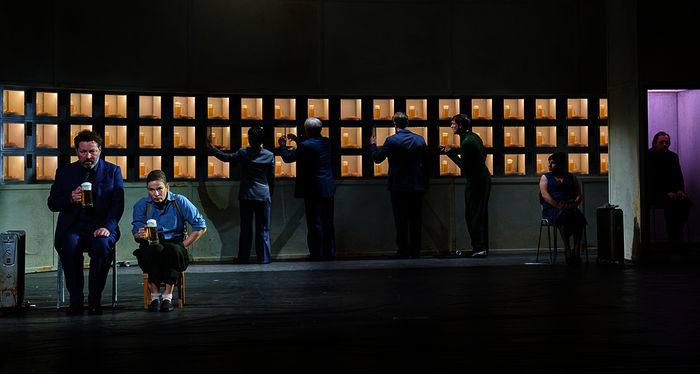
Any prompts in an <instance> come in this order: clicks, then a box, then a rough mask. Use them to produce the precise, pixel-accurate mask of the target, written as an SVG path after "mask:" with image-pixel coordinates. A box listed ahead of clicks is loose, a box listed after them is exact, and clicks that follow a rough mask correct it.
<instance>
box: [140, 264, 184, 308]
mask: <svg viewBox="0 0 700 374" xmlns="http://www.w3.org/2000/svg"><path fill="white" fill-rule="evenodd" d="M141 277H142V278H143V308H144V309H148V306H149V305H150V304H151V287H150V285H149V283H148V273H143V274H142V275H141ZM173 288H177V307H178V308H182V307H183V306H185V272H184V271H181V272H180V275H178V277H177V282H175V285H174V286H173Z"/></svg>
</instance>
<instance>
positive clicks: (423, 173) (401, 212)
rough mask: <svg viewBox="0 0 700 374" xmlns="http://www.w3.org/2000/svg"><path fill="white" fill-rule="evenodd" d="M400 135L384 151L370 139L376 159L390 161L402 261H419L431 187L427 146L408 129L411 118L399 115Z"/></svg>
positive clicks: (373, 139)
mask: <svg viewBox="0 0 700 374" xmlns="http://www.w3.org/2000/svg"><path fill="white" fill-rule="evenodd" d="M393 122H394V127H395V128H396V134H394V135H392V136H390V137H388V138H387V139H386V140H385V141H384V145H382V147H381V148H377V139H376V137H375V136H374V135H372V137H371V138H370V140H369V142H370V148H371V150H372V159H373V160H374V162H375V163H381V162H382V161H384V159H386V158H387V157H388V158H389V176H388V185H389V191H390V192H391V206H392V209H393V211H394V223H395V225H396V245H397V246H398V247H399V248H398V256H399V258H418V257H420V248H421V230H422V224H423V221H422V213H423V209H422V207H423V195H424V194H425V191H426V190H427V188H428V173H427V170H426V165H427V163H426V161H427V160H426V150H427V147H426V144H425V140H424V139H423V137H421V136H420V135H417V134H414V133H412V132H411V131H409V130H408V129H406V126H408V117H407V116H406V114H405V113H402V112H397V113H396V114H394V117H393Z"/></svg>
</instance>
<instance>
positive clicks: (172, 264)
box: [160, 242, 189, 284]
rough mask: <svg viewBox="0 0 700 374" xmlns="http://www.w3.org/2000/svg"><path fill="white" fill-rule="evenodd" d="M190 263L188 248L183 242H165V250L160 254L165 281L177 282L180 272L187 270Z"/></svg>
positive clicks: (169, 282)
mask: <svg viewBox="0 0 700 374" xmlns="http://www.w3.org/2000/svg"><path fill="white" fill-rule="evenodd" d="M188 265H189V258H188V256H187V249H186V248H185V247H184V246H183V245H182V242H166V243H163V252H161V254H160V266H161V274H163V279H162V281H163V282H165V283H166V284H175V283H176V282H177V278H178V276H179V275H180V272H182V271H185V270H186V269H187V266H188Z"/></svg>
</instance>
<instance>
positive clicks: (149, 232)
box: [146, 219, 158, 244]
mask: <svg viewBox="0 0 700 374" xmlns="http://www.w3.org/2000/svg"><path fill="white" fill-rule="evenodd" d="M146 239H148V244H158V225H157V224H156V220H154V219H149V220H148V221H146Z"/></svg>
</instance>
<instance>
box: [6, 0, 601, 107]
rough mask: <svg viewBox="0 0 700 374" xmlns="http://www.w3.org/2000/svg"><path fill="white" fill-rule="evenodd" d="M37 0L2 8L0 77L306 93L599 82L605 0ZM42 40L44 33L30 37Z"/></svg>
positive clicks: (510, 90)
mask: <svg viewBox="0 0 700 374" xmlns="http://www.w3.org/2000/svg"><path fill="white" fill-rule="evenodd" d="M27 4H28V3H27ZM45 4H48V5H47V6H43V5H42V6H36V7H32V6H29V5H13V6H14V7H19V8H18V9H16V10H14V9H15V8H11V9H13V10H11V11H10V13H9V14H20V15H22V14H23V15H27V14H31V16H26V17H23V16H19V17H5V18H6V19H5V20H3V21H2V22H3V29H4V30H5V31H6V32H4V33H0V35H1V36H0V41H2V42H3V43H4V44H3V45H12V46H13V48H10V49H9V50H8V52H7V53H6V55H7V56H12V58H3V59H2V60H1V61H0V83H2V84H20V85H21V84H26V85H45V86H56V87H74V88H98V89H126V90H143V91H147V90H160V91H164V90H165V91H187V92H211V93H215V92H230V93H236V92H241V93H244V92H245V93H261V94H266V93H271V94H284V93H290V94H302V95H303V94H324V95H340V94H357V93H359V94H385V95H442V94H445V95H471V94H482V93H483V94H487V95H494V94H538V93H552V94H556V93H562V94H573V93H580V94H591V95H597V94H603V93H604V92H605V90H606V80H605V72H606V57H605V48H604V46H605V32H604V20H605V17H604V12H603V9H604V6H603V5H604V2H603V0H593V1H584V0H537V1H536V0H522V1H515V0H498V1H488V0H473V1H459V0H435V1H425V0H413V1H410V0H407V1H394V0H383V1H382V0H373V1H370V0H366V1H363V0H358V1H350V0H296V1H294V0H290V1H284V0H242V1H223V0H218V1H214V0H211V1H193V0H172V1H166V0H153V1H140V0H139V1H137V0H126V1H120V2H109V3H105V2H93V1H83V0H80V1H71V2H59V1H53V2H47V3H45ZM34 8H36V9H34ZM4 9H5V8H3V10H4ZM4 14H7V13H4ZM4 25H9V26H10V27H9V28H8V27H4ZM37 40H39V41H45V43H44V45H46V46H48V47H45V48H33V47H32V46H34V45H36V44H37V43H36V41H37Z"/></svg>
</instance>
